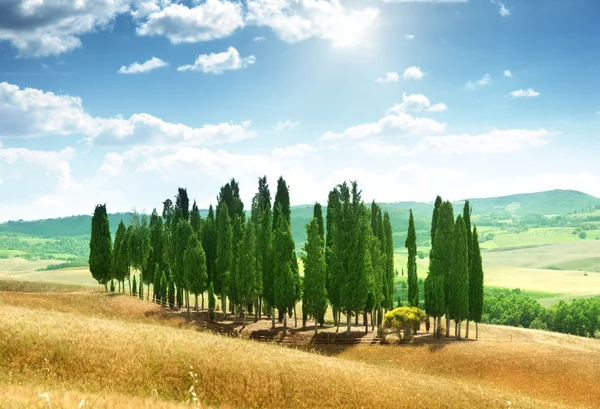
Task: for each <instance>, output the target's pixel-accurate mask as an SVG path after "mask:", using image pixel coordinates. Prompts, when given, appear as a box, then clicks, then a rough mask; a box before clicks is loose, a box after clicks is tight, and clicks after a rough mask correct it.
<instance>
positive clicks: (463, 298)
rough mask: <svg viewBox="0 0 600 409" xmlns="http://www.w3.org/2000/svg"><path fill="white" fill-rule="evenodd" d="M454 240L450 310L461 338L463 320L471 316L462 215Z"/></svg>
mask: <svg viewBox="0 0 600 409" xmlns="http://www.w3.org/2000/svg"><path fill="white" fill-rule="evenodd" d="M453 236H454V237H453V240H452V260H451V261H452V262H451V270H450V282H449V287H450V288H449V292H448V294H449V296H450V297H449V300H448V306H449V312H450V317H451V318H452V319H454V320H455V321H456V324H457V327H458V331H457V334H456V336H457V338H460V330H461V322H462V321H463V320H465V319H467V318H468V317H469V261H468V248H467V230H466V228H465V221H464V219H463V218H462V216H458V217H457V218H456V223H455V224H454V235H453Z"/></svg>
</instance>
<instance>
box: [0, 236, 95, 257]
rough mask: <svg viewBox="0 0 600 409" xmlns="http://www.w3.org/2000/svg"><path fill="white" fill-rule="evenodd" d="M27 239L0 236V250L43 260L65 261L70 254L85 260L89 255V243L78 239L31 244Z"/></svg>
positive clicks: (68, 238)
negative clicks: (20, 253)
mask: <svg viewBox="0 0 600 409" xmlns="http://www.w3.org/2000/svg"><path fill="white" fill-rule="evenodd" d="M27 239H28V238H27V237H18V236H17V235H16V234H15V233H5V234H3V235H2V236H0V250H17V251H22V252H24V253H28V255H29V256H30V257H40V258H43V259H45V260H52V259H56V258H58V259H66V258H67V257H66V256H60V257H57V256H56V255H66V254H71V255H72V256H73V257H75V258H77V259H78V260H79V259H81V260H83V259H86V258H87V257H88V255H89V241H88V240H87V239H84V238H78V237H60V238H56V239H48V240H47V241H37V240H36V241H37V242H34V243H31V242H29V241H28V240H27Z"/></svg>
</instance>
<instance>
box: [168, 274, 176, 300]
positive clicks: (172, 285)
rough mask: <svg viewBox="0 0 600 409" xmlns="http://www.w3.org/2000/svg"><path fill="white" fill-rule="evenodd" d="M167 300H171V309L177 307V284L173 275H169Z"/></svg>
mask: <svg viewBox="0 0 600 409" xmlns="http://www.w3.org/2000/svg"><path fill="white" fill-rule="evenodd" d="M167 299H168V300H169V307H171V308H173V307H174V306H175V282H174V281H173V274H169V281H168V283H167Z"/></svg>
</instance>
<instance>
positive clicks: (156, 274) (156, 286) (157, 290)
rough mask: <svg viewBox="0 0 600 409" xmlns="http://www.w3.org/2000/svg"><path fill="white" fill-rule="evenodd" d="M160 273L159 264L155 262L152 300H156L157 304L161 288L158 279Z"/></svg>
mask: <svg viewBox="0 0 600 409" xmlns="http://www.w3.org/2000/svg"><path fill="white" fill-rule="evenodd" d="M161 277H162V275H161V271H160V266H159V265H158V263H156V264H155V267H154V301H156V302H157V303H158V304H160V300H161V298H160V294H161V288H160V279H161Z"/></svg>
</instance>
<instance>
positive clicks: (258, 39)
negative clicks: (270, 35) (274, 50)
mask: <svg viewBox="0 0 600 409" xmlns="http://www.w3.org/2000/svg"><path fill="white" fill-rule="evenodd" d="M265 40H266V38H265V37H264V36H259V37H254V38H253V39H252V41H254V42H255V43H258V42H259V41H265Z"/></svg>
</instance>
